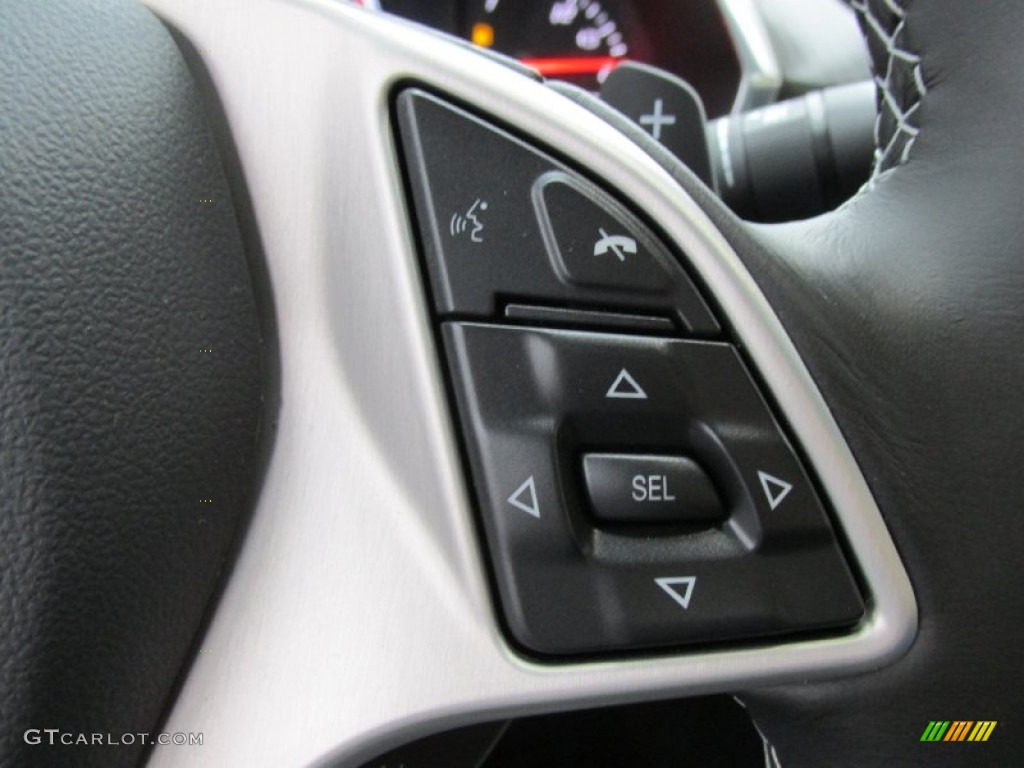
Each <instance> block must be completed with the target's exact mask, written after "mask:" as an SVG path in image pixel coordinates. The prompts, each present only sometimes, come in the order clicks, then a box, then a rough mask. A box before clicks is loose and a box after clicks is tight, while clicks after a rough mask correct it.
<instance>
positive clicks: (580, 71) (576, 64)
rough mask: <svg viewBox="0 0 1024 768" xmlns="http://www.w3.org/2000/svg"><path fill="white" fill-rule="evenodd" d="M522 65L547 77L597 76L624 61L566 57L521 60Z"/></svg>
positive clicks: (594, 57)
mask: <svg viewBox="0 0 1024 768" xmlns="http://www.w3.org/2000/svg"><path fill="white" fill-rule="evenodd" d="M519 61H520V63H522V64H525V65H526V66H528V67H530V68H531V69H535V70H537V71H538V72H540V73H541V74H542V75H544V76H545V77H557V76H559V75H596V74H597V73H598V72H603V71H605V70H607V71H609V72H610V71H611V70H613V69H614V68H615V67H616V66H617V65H618V64H619V63H620V62H621V61H622V59H620V58H616V57H615V56H565V57H560V58H552V59H520V60H519Z"/></svg>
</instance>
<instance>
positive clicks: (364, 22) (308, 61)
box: [148, 0, 917, 768]
mask: <svg viewBox="0 0 1024 768" xmlns="http://www.w3.org/2000/svg"><path fill="white" fill-rule="evenodd" d="M148 4H149V5H150V7H152V8H153V9H154V11H156V12H157V13H158V14H159V15H160V16H161V17H162V18H163V19H165V21H166V23H167V24H168V25H170V26H171V27H173V28H175V29H176V30H178V31H179V32H180V33H181V34H182V35H183V37H184V38H185V39H186V40H188V41H190V42H191V44H192V45H193V46H194V47H195V49H196V50H200V49H201V50H203V51H204V54H203V55H202V57H201V60H202V62H203V64H204V65H205V66H206V68H207V72H208V74H209V76H210V80H211V83H212V85H213V87H214V88H215V89H216V91H217V96H218V98H219V101H220V104H221V106H222V107H223V111H224V114H225V116H226V119H227V123H228V127H229V128H230V130H231V134H232V136H231V138H232V141H233V144H234V146H235V148H236V150H237V154H238V158H239V161H240V165H241V169H242V172H243V174H244V176H245V183H246V187H247V190H248V193H249V196H250V198H251V200H252V205H253V212H254V216H255V219H256V223H257V225H258V228H259V232H260V238H261V240H262V244H263V249H264V253H265V255H266V260H267V270H268V275H269V279H270V284H271V286H272V290H273V294H274V299H275V304H276V310H277V318H276V319H277V327H278V333H279V346H280V356H281V407H280V412H279V421H278V424H277V439H276V444H275V446H274V449H273V454H272V456H271V459H270V462H269V467H268V472H267V476H266V478H265V480H264V483H263V487H262V491H261V495H260V498H259V500H258V503H257V508H256V510H255V511H254V514H253V518H252V521H251V524H250V526H249V528H248V530H247V533H246V536H245V539H244V542H243V544H242V546H241V548H240V552H239V555H238V559H237V561H236V563H235V565H234V568H233V571H232V573H231V574H230V578H229V579H228V581H227V584H226V586H225V589H224V593H223V595H222V597H221V599H220V602H219V604H218V606H217V607H216V611H215V613H214V615H213V617H212V620H211V623H210V625H209V627H208V630H207V632H206V635H205V637H204V638H203V640H202V643H201V645H200V647H201V648H203V649H206V650H208V652H207V653H203V654H201V655H197V657H196V658H195V660H194V663H193V665H192V667H191V669H190V670H189V672H188V675H187V678H186V680H185V683H184V685H183V687H182V689H181V692H180V695H179V696H178V699H177V701H176V702H175V704H174V707H173V711H172V712H171V715H170V717H169V720H168V722H167V723H166V724H165V726H164V730H165V731H167V732H170V733H175V732H203V733H204V734H205V739H204V744H203V746H201V747H191V746H176V745H168V746H158V747H156V748H155V749H154V751H153V753H152V755H151V758H150V761H149V765H151V766H162V767H163V766H190V768H191V767H197V766H199V767H201V766H217V768H223V766H230V765H245V766H261V765H267V766H275V767H277V766H281V765H310V764H317V765H328V764H329V765H358V764H360V763H361V762H362V761H363V760H365V759H368V758H370V757H372V756H374V755H376V754H379V753H381V752H382V751H384V750H386V749H388V748H390V747H392V746H394V745H396V744H398V743H401V742H403V741H405V740H407V739H410V738H415V737H417V736H420V735H423V734H426V733H428V732H431V731H434V730H439V729H443V728H449V727H454V726H458V725H464V724H468V723H471V722H477V721H483V720H489V719H495V718H502V717H508V716H515V715H524V714H537V713H542V712H548V711H554V710H559V709H569V708H575V707H582V706H598V705H604V704H614V703H623V702H629V701H638V700H644V699H654V698H665V697H670V696H687V695H696V694H703V693H709V692H725V691H737V690H745V689H749V688H752V687H758V686H767V685H773V684H779V683H793V682H806V681H809V680H821V679H827V678H834V677H837V676H841V675H850V674H857V673H864V672H868V671H871V670H874V669H877V668H878V667H880V666H882V665H884V664H886V663H887V662H891V661H892V660H894V659H896V658H897V657H899V656H900V655H901V654H902V653H903V652H904V651H905V649H906V648H907V647H908V646H909V644H910V643H911V641H912V639H913V637H914V634H915V631H916V626H917V614H916V604H915V601H914V596H913V593H912V591H911V587H910V584H909V581H908V579H907V576H906V573H905V572H904V569H903V567H902V565H901V563H900V560H899V557H898V556H897V553H896V550H895V548H894V546H893V543H892V540H891V538H890V537H889V534H888V532H887V530H886V528H885V525H884V523H883V521H882V518H881V515H880V513H879V511H878V509H877V507H876V505H875V503H874V501H873V499H872V497H871V494H870V493H869V491H868V488H867V485H866V483H865V481H864V478H863V477H862V475H861V473H860V472H859V470H858V468H857V465H856V463H855V461H854V459H853V456H852V455H851V453H850V451H849V449H848V447H847V446H846V444H845V442H844V440H843V438H842V435H841V434H840V432H839V429H838V427H837V425H836V423H835V421H834V420H833V418H832V416H831V414H830V412H829V410H828V407H827V406H826V404H825V402H824V401H823V400H822V397H821V395H820V393H819V392H818V390H817V388H816V387H815V385H814V382H813V381H812V380H811V378H810V375H809V374H808V372H807V370H806V368H805V367H804V365H803V364H802V362H801V360H800V358H799V356H798V354H797V352H796V350H795V349H794V347H793V345H792V343H791V342H790V340H789V338H788V337H787V335H786V334H785V332H784V330H783V328H782V326H781V324H780V322H779V320H778V319H777V318H776V317H775V315H774V314H773V312H772V311H771V309H770V307H769V306H768V304H767V302H766V300H765V298H764V296H763V295H762V294H761V292H760V291H759V290H758V288H757V285H756V284H755V283H754V281H753V279H752V278H751V276H750V275H749V274H748V272H747V271H746V269H745V268H744V266H743V264H742V263H741V261H740V260H739V258H738V257H737V256H736V254H735V253H734V251H733V250H732V248H731V247H730V246H729V244H728V243H727V242H726V240H725V239H724V237H723V236H722V235H721V233H720V232H719V231H718V230H717V229H716V228H715V227H714V226H713V224H712V223H711V221H710V220H709V219H708V218H707V216H706V215H705V214H704V213H703V212H702V211H701V210H700V208H699V207H698V206H697V204H696V203H695V202H694V201H693V199H692V198H690V197H689V196H688V195H687V194H686V193H685V192H684V191H683V190H682V189H681V188H680V187H679V186H678V184H676V182H675V181H674V180H673V179H672V178H671V176H670V175H669V174H668V173H667V172H666V171H665V170H664V169H662V168H661V167H660V166H659V165H658V164H657V163H656V162H654V161H653V160H652V158H650V157H649V156H648V155H646V154H645V153H644V152H643V151H641V150H640V149H639V147H637V146H636V145H635V144H633V143H632V142H630V141H629V140H628V139H627V138H626V137H625V136H624V135H622V134H621V133H619V132H618V131H616V130H615V129H614V128H612V127H611V126H610V125H608V124H607V123H605V122H603V121H602V120H600V119H598V118H597V117H595V116H594V115H593V114H591V113H589V112H588V111H586V110H585V109H583V108H582V107H580V106H578V105H575V104H573V103H572V102H570V101H569V100H568V99H565V98H564V97H562V96H560V95H559V94H558V93H556V92H555V91H553V90H552V89H550V88H548V87H546V86H544V85H543V84H541V83H538V82H536V81H534V80H531V79H529V78H527V77H523V76H521V75H518V74H516V73H515V72H514V71H512V70H510V69H508V68H507V67H505V66H503V65H501V64H500V63H498V62H495V61H492V60H489V59H488V58H485V57H482V56H480V55H478V54H477V53H476V52H474V51H472V50H470V49H468V48H467V47H464V46H458V45H453V44H452V43H450V42H449V41H447V40H445V39H444V38H442V37H441V36H438V35H434V34H431V33H430V32H429V31H427V30H424V29H421V28H418V27H417V26H415V25H412V24H408V23H403V22H401V21H400V20H396V19H394V18H390V17H387V16H386V15H382V14H376V13H371V12H367V11H365V10H363V9H360V8H357V7H354V6H351V5H347V4H344V3H337V2H330V1H329V0H219V1H218V2H209V0H148ZM206 51H208V52H209V53H205V52H206ZM410 79H415V80H416V81H417V82H419V83H423V84H425V85H427V86H429V87H432V88H434V89H436V90H438V91H441V92H446V93H449V94H451V95H452V96H453V97H455V98H456V99H457V100H458V101H460V102H462V103H464V104H467V105H470V106H472V107H473V108H475V109H477V110H479V111H481V112H484V113H491V114H495V115H497V116H499V117H500V119H501V120H502V121H504V122H507V123H509V124H512V125H516V126H518V127H519V128H520V129H521V130H522V131H524V132H525V133H527V134H529V135H532V136H534V137H536V139H537V141H538V142H540V143H542V144H543V145H545V146H547V147H549V148H552V149H554V150H555V151H557V152H558V153H559V154H561V155H563V156H566V157H569V158H572V160H573V161H574V162H575V163H576V164H578V165H580V166H582V167H586V168H589V169H590V170H591V171H592V173H593V174H594V176H595V177H597V178H600V179H602V180H603V181H604V183H606V184H608V185H611V186H613V187H615V188H616V189H618V190H620V191H624V194H625V195H626V196H627V197H628V198H630V199H631V200H632V201H633V202H634V204H635V205H637V206H638V207H640V208H641V209H642V210H644V212H645V213H646V215H647V216H648V217H649V218H650V219H651V220H653V221H654V222H656V223H657V224H658V226H659V228H660V229H661V230H662V232H664V233H665V234H666V235H668V236H669V238H670V239H671V240H673V241H674V243H675V244H676V246H677V247H678V249H679V250H680V251H681V252H683V253H686V254H688V255H689V257H690V260H691V266H692V268H693V269H694V270H695V271H696V272H697V273H699V275H700V278H701V280H702V282H703V283H704V284H705V285H706V286H707V287H708V289H709V290H710V291H711V292H712V293H713V294H714V295H715V297H716V300H717V303H718V305H719V306H720V308H721V310H722V311H723V312H724V313H725V315H726V316H727V317H728V319H729V322H730V325H731V326H732V327H733V328H735V329H736V332H737V333H738V335H739V336H740V337H741V340H742V342H743V344H744V346H745V348H746V350H747V351H748V354H749V355H750V358H751V359H752V360H753V362H754V363H755V364H756V365H757V366H758V368H759V369H760V371H761V373H762V377H763V381H764V383H765V385H766V386H767V387H768V388H769V389H770V391H771V392H772V394H773V396H774V398H775V400H776V402H777V404H778V407H779V408H780V410H781V411H782V413H783V414H784V416H785V418H786V419H787V420H788V421H789V424H790V427H791V431H792V434H793V435H794V437H795V438H796V440H797V441H798V442H799V443H800V444H801V446H802V448H803V451H804V453H805V455H807V456H808V457H809V460H810V462H811V464H812V465H813V469H814V471H815V473H816V474H817V476H818V479H819V481H820V483H821V486H822V488H823V490H824V492H825V493H826V495H827V496H828V497H829V498H830V500H831V502H832V505H833V507H834V509H835V511H836V516H837V518H838V521H839V523H840V524H841V527H842V528H843V530H844V532H845V535H846V539H847V542H848V544H849V547H850V549H851V551H852V552H853V554H854V556H855V557H856V559H857V561H858V563H859V565H860V570H861V573H862V576H863V579H864V582H865V584H866V586H867V589H868V591H869V592H870V594H871V600H870V601H869V603H870V605H869V613H868V616H867V618H866V620H865V621H864V622H863V623H862V625H860V626H859V627H858V628H857V629H856V631H854V632H852V633H851V634H849V635H845V636H841V637H832V638H827V639H805V640H801V641H798V642H788V643H778V642H771V641H767V642H761V643H757V644H752V645H750V646H749V647H744V648H742V649H732V650H721V651H714V652H699V653H678V654H671V653H666V654H663V655H658V656H650V657H644V658H635V659H617V660H601V661H594V662H571V663H540V662H537V661H534V660H530V659H527V658H524V657H522V656H520V655H519V654H517V653H516V652H515V651H513V650H512V649H511V648H510V647H509V645H508V643H507V642H506V641H505V639H504V638H503V636H502V634H501V632H500V631H499V629H498V622H497V621H496V616H495V612H494V606H493V603H492V599H491V594H490V590H489V588H488V583H487V578H486V575H485V569H484V566H483V563H482V562H481V555H480V549H479V547H478V541H477V536H476V533H475V530H474V525H473V521H472V511H471V508H470V503H469V499H468V496H467V490H466V489H467V481H466V478H465V476H464V471H463V467H462V465H461V462H460V459H459V453H458V450H457V444H456V435H455V433H454V431H453V430H454V427H453V419H452V417H451V414H450V412H449V409H448V404H447V399H446V394H445V389H444V385H443V381H442V376H441V371H440V369H439V363H438V356H437V354H436V351H435V349H434V341H433V335H432V329H431V319H430V312H429V310H428V307H427V306H426V302H425V299H424V296H423V293H422V280H421V276H420V274H419V267H418V259H417V255H416V252H415V245H414V237H413V233H412V232H411V230H410V227H409V223H408V221H409V219H408V211H407V208H406V200H405V194H404V189H403V181H402V174H401V169H400V168H399V165H398V162H397V158H396V149H395V144H394V140H393V137H392V131H391V116H390V97H391V93H392V90H393V89H394V87H395V85H396V84H398V83H400V82H404V81H407V80H410Z"/></svg>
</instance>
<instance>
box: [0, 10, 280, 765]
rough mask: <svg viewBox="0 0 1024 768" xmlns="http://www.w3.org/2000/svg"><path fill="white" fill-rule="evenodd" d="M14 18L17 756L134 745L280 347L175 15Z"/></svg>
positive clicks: (132, 757) (7, 171) (251, 469)
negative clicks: (266, 318) (170, 22)
mask: <svg viewBox="0 0 1024 768" xmlns="http://www.w3.org/2000/svg"><path fill="white" fill-rule="evenodd" d="M0 30H2V32H0V37H2V41H3V42H2V44H0V82H2V83H3V87H0V318H2V320H0V366H2V367H0V599H2V604H3V608H2V610H0V659H2V663H0V690H2V691H3V693H2V698H0V766H4V768H6V767H7V766H12V767H13V766H17V768H23V767H30V766H37V765H38V766H53V765H88V766H91V765H96V766H127V765H134V764H137V763H138V762H139V761H140V759H141V758H142V756H143V753H144V749H145V745H144V743H142V742H143V739H142V738H140V736H139V735H138V734H140V733H146V732H148V733H150V734H153V732H154V730H155V729H156V728H157V727H158V724H159V722H160V719H161V716H162V714H163V710H164V708H165V706H166V703H167V701H166V697H167V695H168V693H169V691H170V690H171V689H172V687H173V685H174V683H175V680H176V679H177V678H178V676H179V674H180V672H181V670H182V669H183V667H184V666H186V665H187V664H188V663H189V662H190V661H191V659H192V658H193V654H194V653H195V651H196V650H198V649H197V648H196V647H195V645H194V644H195V643H196V642H197V639H198V634H197V633H198V632H199V630H200V628H201V625H202V621H203V616H204V612H205V611H206V610H207V607H208V604H209V601H210V599H211V597H212V596H214V595H215V593H216V588H217V584H218V579H219V577H220V576H221V575H222V571H223V570H224V569H225V568H226V567H227V566H228V565H229V559H228V558H229V553H230V547H231V545H232V541H233V539H234V537H235V535H236V534H237V532H238V530H239V527H240V525H241V524H242V523H243V522H244V521H245V519H246V516H247V512H248V510H249V508H250V506H251V503H252V500H253V493H254V490H255V486H256V483H257V482H258V470H259V463H258V462H259V455H258V452H257V440H258V437H259V433H260V419H261V413H262V411H263V407H264V406H263V404H264V399H265V397H266V388H267V384H266V382H267V377H266V374H267V372H268V370H267V369H268V363H267V359H266V357H265V352H266V348H267V346H266V344H265V343H264V342H263V341H262V340H261V336H260V323H259V320H258V315H257V308H256V303H255V301H254V294H253V285H252V278H251V277H250V273H249V271H248V268H247V264H246V257H245V253H244V251H243V245H242V240H241V237H240V234H239V228H238V225H237V221H236V212H235V209H234V205H233V202H232V197H231V193H230V191H229V187H228V183H227V181H226V179H225V176H224V172H223V168H222V163H221V157H220V155H219V153H218V150H217V147H216V145H215V143H214V140H213V136H212V134H211V131H210V127H209V124H208V121H207V117H206V115H205V113H204V111H203V107H202V104H201V101H200V98H199V95H198V93H197V91H196V88H195V85H194V83H193V81H192V78H191V77H190V75H189V72H188V69H187V68H186V66H185V64H184V63H183V61H182V58H181V56H180V54H179V51H178V49H177V48H176V46H175V44H174V42H173V41H172V40H171V38H170V36H169V35H168V33H167V31H166V30H165V29H164V28H163V27H162V25H161V24H160V22H159V21H158V20H157V19H156V18H155V17H154V16H153V15H152V14H151V13H149V12H148V11H146V10H145V9H143V8H142V7H140V6H137V5H134V4H130V3H124V2H119V1H117V0H115V1H113V2H110V1H106V0H86V1H84V2H72V1H70V0H53V1H52V2H47V3H38V2H29V1H26V0H8V2H5V3H3V4H0ZM207 200H209V201H212V202H204V201H207ZM204 349H211V350H212V351H211V352H203V351H202V350H204ZM204 499H210V500H211V501H210V502H205V501H203V500H204ZM209 652H211V653H226V652H229V649H209ZM26 729H40V730H42V729H59V730H60V732H61V734H70V737H71V738H72V739H75V738H76V737H77V736H78V734H85V735H86V738H87V740H92V738H93V734H102V737H103V740H104V741H105V742H106V741H108V740H110V739H113V740H114V741H120V740H122V735H124V734H134V735H133V736H131V737H126V738H125V740H128V738H131V741H132V743H131V744H122V745H119V746H98V745H90V746H82V745H77V746H60V745H58V746H54V747H49V746H46V742H47V741H48V739H49V735H48V734H46V733H45V732H44V733H40V734H39V736H40V738H41V740H42V742H43V744H41V745H33V744H29V743H27V742H26V740H25V737H24V733H25V731H26ZM57 738H58V739H59V738H60V736H59V735H58V736H57Z"/></svg>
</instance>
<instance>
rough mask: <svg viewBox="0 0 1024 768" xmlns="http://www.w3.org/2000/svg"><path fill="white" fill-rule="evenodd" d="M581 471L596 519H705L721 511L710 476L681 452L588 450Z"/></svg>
mask: <svg viewBox="0 0 1024 768" xmlns="http://www.w3.org/2000/svg"><path fill="white" fill-rule="evenodd" d="M583 476H584V479H585V481H586V485H587V492H588V494H589V496H590V506H591V509H592V511H593V514H594V517H595V518H596V519H597V520H598V521H600V522H604V523H632V524H644V523H676V524H693V523H702V524H707V523H714V522H718V521H719V520H722V519H723V518H724V517H725V510H724V509H723V507H722V502H721V501H720V500H719V498H718V494H717V493H716V492H715V488H714V486H713V485H712V484H711V480H710V479H709V478H708V476H707V475H706V474H705V473H704V470H702V469H701V468H700V466H699V465H698V464H697V463H696V462H694V461H692V460H691V459H688V458H686V457H684V456H647V455H636V454H615V453H591V454H587V455H586V456H584V457H583Z"/></svg>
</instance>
